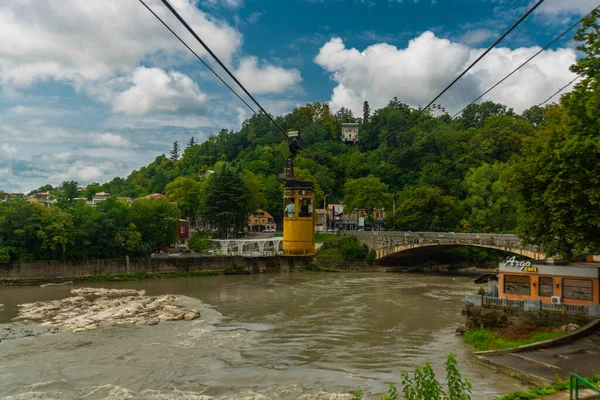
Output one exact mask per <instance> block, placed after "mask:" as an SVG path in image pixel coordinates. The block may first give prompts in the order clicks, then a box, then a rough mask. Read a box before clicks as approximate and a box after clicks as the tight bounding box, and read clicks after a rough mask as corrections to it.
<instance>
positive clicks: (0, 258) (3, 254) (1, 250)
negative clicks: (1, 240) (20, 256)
mask: <svg viewBox="0 0 600 400" xmlns="http://www.w3.org/2000/svg"><path fill="white" fill-rule="evenodd" d="M9 262H10V250H9V248H8V247H6V246H2V245H0V264H6V263H9Z"/></svg>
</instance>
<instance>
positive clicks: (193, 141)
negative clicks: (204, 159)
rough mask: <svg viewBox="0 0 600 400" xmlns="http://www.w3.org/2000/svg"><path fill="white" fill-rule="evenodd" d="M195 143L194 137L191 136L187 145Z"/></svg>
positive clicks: (190, 145)
mask: <svg viewBox="0 0 600 400" xmlns="http://www.w3.org/2000/svg"><path fill="white" fill-rule="evenodd" d="M195 144H196V138H195V137H193V136H192V137H191V138H190V140H189V142H188V144H187V147H192V146H193V145H195Z"/></svg>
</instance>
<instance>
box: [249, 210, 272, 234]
mask: <svg viewBox="0 0 600 400" xmlns="http://www.w3.org/2000/svg"><path fill="white" fill-rule="evenodd" d="M265 230H272V231H275V230H277V224H276V223H275V218H273V216H272V215H271V214H269V213H268V212H266V211H265V210H256V211H255V212H253V213H252V214H250V216H249V217H248V232H262V231H265Z"/></svg>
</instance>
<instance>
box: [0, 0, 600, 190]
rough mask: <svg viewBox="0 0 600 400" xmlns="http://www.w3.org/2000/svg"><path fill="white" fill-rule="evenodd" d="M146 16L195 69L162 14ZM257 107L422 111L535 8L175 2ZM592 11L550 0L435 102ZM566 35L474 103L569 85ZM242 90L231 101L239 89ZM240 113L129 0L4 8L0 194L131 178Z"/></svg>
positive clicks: (512, 4)
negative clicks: (396, 103) (392, 106)
mask: <svg viewBox="0 0 600 400" xmlns="http://www.w3.org/2000/svg"><path fill="white" fill-rule="evenodd" d="M145 1H146V3H147V4H148V5H149V6H150V7H151V8H152V9H153V10H154V11H155V12H156V13H157V14H158V15H160V16H161V17H163V18H164V19H165V21H166V22H167V23H168V24H169V25H170V26H171V27H172V28H173V29H174V30H175V31H176V32H178V33H179V34H181V36H182V38H183V39H184V40H185V41H186V42H187V43H188V45H190V47H192V48H193V49H194V50H195V51H196V52H197V53H198V54H199V55H200V56H201V57H203V58H204V59H205V60H206V61H207V62H209V63H210V64H211V65H213V66H214V67H215V69H216V71H217V72H218V73H219V74H220V75H222V76H225V74H224V72H223V71H222V70H221V69H220V68H219V67H218V66H216V65H214V62H212V61H211V60H210V57H209V56H208V54H207V53H206V52H205V51H204V49H203V48H202V47H201V46H200V45H199V44H198V43H196V42H195V41H194V39H193V38H192V37H191V35H189V34H188V33H187V32H185V30H184V28H183V27H182V26H181V25H180V24H179V23H178V22H177V20H176V19H175V18H174V17H173V16H172V15H171V14H170V13H169V12H168V10H167V9H166V8H165V7H164V6H163V5H162V3H161V2H160V0H145ZM170 3H171V4H172V5H173V7H174V8H176V9H177V10H178V11H179V13H180V14H181V15H182V16H183V17H184V19H186V21H188V23H189V24H190V25H191V26H192V27H193V28H194V30H196V32H197V33H198V34H199V36H200V37H202V38H203V40H204V41H205V42H206V43H207V44H208V45H209V46H210V47H211V49H212V50H213V51H214V52H215V53H216V54H217V55H218V56H219V57H220V58H221V60H222V61H223V62H224V63H225V64H226V65H227V66H228V68H230V69H231V70H232V71H233V73H234V74H235V75H236V77H237V78H238V79H239V80H240V81H241V82H242V83H243V84H244V85H245V86H246V88H247V89H248V90H249V91H250V93H252V94H253V95H254V96H255V97H256V98H257V99H258V100H259V102H260V103H261V104H262V105H263V107H264V108H265V109H266V110H267V111H268V112H269V113H270V114H273V115H281V114H284V113H287V112H290V111H291V110H293V108H294V107H298V106H302V105H304V104H307V103H310V102H314V101H320V102H329V103H330V106H331V109H332V111H334V112H335V111H337V110H338V109H339V108H340V107H346V108H350V109H351V110H352V111H353V112H354V113H355V114H356V115H362V104H363V102H364V101H365V100H366V101H369V104H370V105H371V109H373V110H375V109H377V108H381V107H383V106H385V105H386V104H387V102H388V101H389V100H390V99H391V98H393V97H394V96H396V97H398V98H399V99H400V100H401V101H403V102H405V103H407V104H409V105H411V106H413V107H418V106H419V105H425V104H427V103H429V101H430V100H431V99H433V97H434V96H436V95H437V94H438V93H439V92H440V91H441V90H442V89H443V88H444V87H445V86H446V85H447V84H449V83H450V82H451V81H452V80H453V79H454V78H455V77H456V76H458V74H460V72H462V70H463V69H464V68H465V67H466V66H467V65H469V64H470V63H471V62H472V61H473V60H474V59H475V58H477V57H478V56H479V55H480V54H481V53H482V52H483V51H484V50H485V48H487V46H489V45H490V44H491V43H493V42H494V40H496V39H497V38H498V37H499V36H500V35H501V34H502V32H503V31H504V30H506V29H507V28H508V27H509V26H510V25H512V24H513V23H514V22H515V21H516V20H517V19H518V18H519V17H520V16H521V15H522V14H523V13H524V12H525V11H526V10H527V8H528V7H530V6H531V5H532V4H533V1H532V0H170ZM598 5H600V0H546V1H545V2H544V3H543V4H542V5H541V6H539V7H538V9H537V10H536V11H535V12H534V13H533V14H532V15H531V16H530V17H529V18H527V19H526V20H525V21H524V22H523V23H522V24H521V25H519V27H517V29H515V30H514V31H513V32H512V33H511V34H510V35H509V36H508V37H507V38H506V39H504V40H503V41H502V42H501V43H500V44H499V45H498V46H497V48H496V49H494V50H493V51H492V52H491V53H489V54H488V55H487V56H486V57H485V58H484V59H483V60H482V61H481V62H479V63H478V64H477V65H476V66H475V67H474V68H473V69H472V70H471V71H470V72H469V73H468V74H467V75H466V76H465V77H464V78H463V79H461V80H460V81H459V82H458V83H457V84H456V85H455V86H454V87H453V88H452V89H451V90H450V91H449V92H448V93H447V94H445V95H444V96H443V97H442V98H441V99H440V100H439V101H438V103H439V104H442V105H443V106H445V107H446V108H447V109H448V110H450V111H451V112H452V111H457V110H460V109H461V108H462V107H463V106H464V105H466V104H468V103H469V102H471V101H472V100H473V99H475V98H476V97H477V96H479V94H481V93H482V92H484V91H485V90H486V89H487V88H489V87H490V86H492V85H493V84H494V83H496V82H497V81H498V80H500V79H501V78H502V77H504V76H505V75H506V74H507V73H508V72H510V71H511V70H512V69H513V68H515V67H516V66H518V65H519V64H520V63H522V62H523V61H525V60H526V59H527V58H529V57H530V56H531V55H532V54H533V53H535V52H536V51H538V50H539V49H540V47H543V46H545V45H546V44H547V43H549V42H550V41H551V40H552V39H553V38H554V37H555V36H557V35H558V34H559V33H561V32H562V31H563V30H564V29H565V28H566V27H568V26H569V25H570V24H572V23H573V22H574V21H576V20H577V19H579V18H580V17H581V16H583V15H585V14H587V13H588V12H590V11H591V10H592V9H593V8H594V7H596V6H598ZM571 36H572V35H567V36H566V37H565V38H564V39H562V40H560V41H559V42H557V43H556V44H555V45H554V46H553V47H552V48H550V49H549V50H548V51H545V52H543V53H542V54H540V55H539V56H538V57H536V58H535V59H534V60H532V61H531V62H530V63H529V64H528V65H526V66H525V67H524V68H522V69H521V70H520V71H519V72H518V73H517V74H515V75H513V76H512V77H511V78H510V79H508V80H507V81H506V82H504V83H503V84H502V85H501V86H499V87H498V88H497V89H495V90H494V91H492V92H491V93H490V94H488V95H487V96H486V97H485V98H484V100H492V101H495V102H500V103H503V104H506V105H507V106H509V107H512V108H514V109H515V111H517V112H522V111H523V110H525V109H527V108H529V107H531V106H533V105H536V104H538V103H540V102H542V101H544V100H545V99H546V98H548V97H549V96H550V95H551V94H552V93H554V92H555V91H556V90H558V89H559V88H560V87H562V86H563V85H565V84H566V83H568V82H569V81H570V80H571V79H573V77H574V76H575V75H573V74H572V73H571V72H569V66H570V65H571V64H573V63H574V62H575V61H576V59H577V57H578V54H577V52H576V50H575V47H576V43H575V42H573V41H572V40H571ZM238 92H239V93H241V90H239V89H238ZM250 115H251V111H250V110H248V109H247V108H246V107H245V106H244V104H243V103H242V102H241V101H240V100H239V99H237V98H236V97H235V96H234V95H233V94H231V92H229V91H228V90H227V89H226V88H225V87H224V86H223V84H222V83H220V82H219V81H218V80H217V79H216V78H215V77H214V76H213V75H212V74H211V73H210V72H209V71H208V70H207V69H206V67H204V66H203V65H202V64H201V63H200V62H199V61H198V60H197V59H195V58H194V57H193V56H192V55H191V54H190V53H189V52H188V51H187V50H186V49H185V48H184V47H183V46H182V45H181V43H179V42H178V41H177V40H176V39H175V38H174V37H173V36H172V35H171V34H170V33H169V32H168V31H167V30H166V29H165V28H164V27H163V26H162V25H161V24H160V23H159V22H158V21H157V20H156V19H155V18H154V17H153V16H152V15H151V14H150V13H149V12H148V10H146V9H145V8H144V7H143V6H142V4H141V3H140V2H139V1H138V0H46V1H39V0H3V1H2V2H1V3H0V190H5V191H9V192H13V191H18V192H27V191H30V190H32V189H35V188H37V187H39V186H42V185H44V184H46V183H50V184H52V185H54V186H56V185H59V184H60V183H61V182H62V181H65V180H76V181H78V182H79V183H80V184H82V185H86V184H89V183H91V182H100V183H103V182H107V181H109V180H111V179H112V178H114V177H116V176H121V177H126V176H127V175H128V174H129V173H130V172H131V171H132V170H134V169H139V168H140V167H141V166H143V165H146V164H148V163H149V162H151V161H152V160H154V158H156V156H158V155H160V154H168V152H169V150H170V149H171V147H172V143H173V142H174V141H178V142H179V143H180V144H181V145H183V144H185V143H187V142H188V140H189V138H190V137H192V136H193V137H195V138H196V140H197V141H200V142H202V141H204V140H206V138H207V137H209V136H210V135H211V134H213V133H214V134H216V133H218V132H219V131H220V130H221V129H224V128H225V129H232V130H238V129H240V127H241V123H242V122H243V121H244V120H245V119H246V118H248V117H249V116H250Z"/></svg>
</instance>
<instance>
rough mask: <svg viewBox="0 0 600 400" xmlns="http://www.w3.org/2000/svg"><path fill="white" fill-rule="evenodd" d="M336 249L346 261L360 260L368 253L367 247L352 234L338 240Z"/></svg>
mask: <svg viewBox="0 0 600 400" xmlns="http://www.w3.org/2000/svg"><path fill="white" fill-rule="evenodd" d="M338 249H339V251H340V254H341V255H342V258H343V259H344V260H346V261H362V260H364V259H365V257H366V256H367V254H368V253H369V247H368V246H367V245H366V244H361V243H360V241H358V239H356V238H355V237H354V236H344V237H343V238H341V239H340V240H339V242H338Z"/></svg>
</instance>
